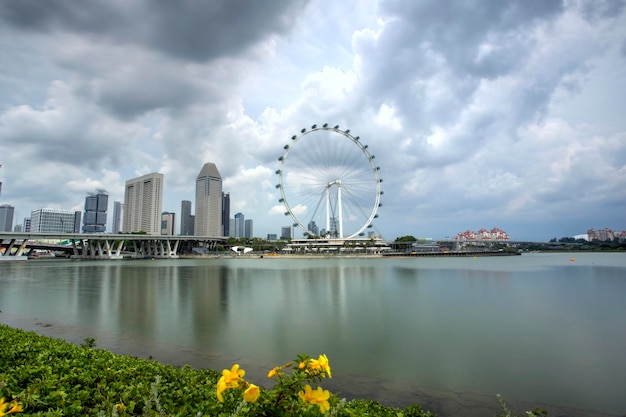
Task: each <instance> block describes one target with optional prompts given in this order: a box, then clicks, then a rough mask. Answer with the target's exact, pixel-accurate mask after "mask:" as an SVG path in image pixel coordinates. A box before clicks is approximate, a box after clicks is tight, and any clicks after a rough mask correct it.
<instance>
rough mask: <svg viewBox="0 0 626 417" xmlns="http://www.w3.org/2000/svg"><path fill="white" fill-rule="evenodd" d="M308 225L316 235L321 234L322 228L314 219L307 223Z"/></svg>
mask: <svg viewBox="0 0 626 417" xmlns="http://www.w3.org/2000/svg"><path fill="white" fill-rule="evenodd" d="M306 227H307V229H309V232H311V233H312V234H313V235H314V236H319V235H320V229H319V227H317V224H315V221H314V220H311V221H310V222H309V224H307V225H306Z"/></svg>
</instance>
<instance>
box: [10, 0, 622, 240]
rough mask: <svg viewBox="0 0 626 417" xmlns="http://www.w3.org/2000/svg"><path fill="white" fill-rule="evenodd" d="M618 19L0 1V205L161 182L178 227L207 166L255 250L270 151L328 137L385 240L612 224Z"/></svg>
mask: <svg viewBox="0 0 626 417" xmlns="http://www.w3.org/2000/svg"><path fill="white" fill-rule="evenodd" d="M625 18H626V11H625V9H624V1H618V0H564V1H559V0H484V1H478V0H450V1H435V0H346V1H342V2H338V1H334V0H310V1H306V0H277V1H270V2H260V1H252V0H247V1H243V0H230V1H227V0H206V1H200V0H181V1H165V0H154V1H148V0H107V1H105V0H93V1H74V0H72V1H69V0H45V1H40V0H37V1H35V0H0V50H1V51H2V53H0V158H1V159H2V160H0V164H2V165H3V167H2V172H0V174H1V175H2V179H1V180H2V181H3V184H4V190H3V196H2V198H3V201H2V202H5V201H6V202H9V203H12V204H14V205H16V206H20V207H21V208H20V210H22V211H23V212H24V213H28V210H30V209H33V208H37V207H44V206H46V205H47V204H50V203H54V204H56V205H57V206H58V207H64V208H69V207H68V206H74V207H79V206H80V205H81V203H82V200H83V199H84V192H85V191H88V190H92V189H93V188H96V187H98V188H105V189H108V190H109V191H110V192H111V199H116V200H120V199H122V198H123V184H124V180H125V179H128V178H132V177H134V176H137V175H142V174H145V173H148V172H153V171H159V172H163V173H164V175H165V183H166V184H165V190H166V191H165V195H164V207H163V208H164V210H168V211H175V210H177V209H178V207H179V206H180V200H183V199H191V200H193V192H194V190H193V187H194V184H195V176H196V175H197V173H198V171H199V169H200V168H201V167H202V165H203V164H204V163H205V162H214V163H216V165H217V166H218V167H219V170H220V173H221V174H222V176H223V177H224V179H225V182H224V184H225V190H226V191H229V192H231V199H232V200H231V201H232V208H233V210H237V211H241V212H244V213H245V215H246V218H253V219H254V220H255V232H256V233H259V236H264V235H265V233H276V231H277V230H279V229H278V228H279V227H280V226H281V225H283V223H285V217H284V208H283V207H281V206H280V204H279V203H278V194H277V193H278V191H277V189H276V181H277V179H276V174H275V171H276V169H277V168H278V166H279V164H278V157H279V156H280V155H281V154H282V149H283V146H284V145H285V144H287V143H289V141H290V138H291V137H292V135H293V134H296V133H298V132H299V131H300V129H301V128H303V127H310V126H311V125H312V124H313V123H317V124H318V125H319V124H323V123H330V124H332V125H335V124H338V125H340V126H341V127H342V128H349V129H351V131H352V132H353V133H355V134H356V135H359V136H360V137H361V140H362V142H363V143H365V144H368V146H369V150H370V151H371V152H372V153H373V154H375V155H376V163H377V165H379V166H380V167H381V174H382V177H383V178H384V183H383V189H384V191H385V194H384V198H383V206H382V207H381V211H380V217H379V219H378V221H377V223H378V224H377V225H376V226H377V227H378V226H380V228H381V229H382V232H383V233H385V234H386V236H385V237H386V238H393V237H394V235H395V236H401V235H406V234H414V235H416V236H417V235H419V236H428V235H430V236H433V237H440V236H445V235H448V234H450V233H451V234H452V235H453V234H454V233H456V232H458V231H461V230H465V229H467V228H476V229H478V228H481V227H486V228H490V227H494V226H497V227H501V228H503V229H505V230H507V231H508V232H510V234H512V235H517V236H516V237H517V238H522V236H521V235H523V234H526V235H527V236H529V235H533V234H534V235H535V236H543V234H545V233H546V232H545V230H544V229H545V228H550V230H551V231H550V232H548V233H549V234H550V236H547V237H548V238H551V237H553V235H554V233H556V234H558V235H559V236H560V235H562V234H563V235H564V234H567V233H570V232H575V233H580V232H584V230H585V229H584V228H585V227H605V226H609V227H612V226H613V225H616V223H617V221H616V220H615V219H618V220H620V221H622V222H623V214H622V213H623V210H620V208H623V207H624V201H626V200H625V194H624V191H623V190H624V189H625V188H624V184H625V182H624V181H626V177H625V171H624V166H625V163H626V161H625V159H624V158H625V155H626V154H625V152H626V150H625V147H624V143H626V141H625V140H624V121H623V117H621V113H620V110H619V109H620V107H619V105H620V104H621V101H620V100H623V90H624V88H626V84H624V81H623V80H624V79H626V77H625V76H624V74H625V73H624V69H623V68H626V66H624V58H625V57H626V52H625V51H626V47H625V46H624V45H626V31H625V30H624V28H625V27H626V25H625V24H624V19H625ZM322 163H323V162H322ZM23 166H29V169H28V170H22V169H21V167H23ZM49 172H54V173H55V175H54V176H51V175H49ZM59 184H61V185H62V187H61V188H63V193H59V192H57V190H55V187H56V186H58V185H59ZM17 188H19V190H17ZM11 199H13V200H11ZM574 207H575V208H576V212H575V213H574V214H572V215H571V216H572V217H571V218H572V220H571V221H570V225H569V226H567V225H566V223H567V222H565V221H564V220H563V219H564V217H563V215H562V213H563V212H565V211H568V210H572V208H574ZM596 218H599V219H606V221H607V222H608V221H609V220H615V222H614V223H605V224H597V223H594V222H593V219H596ZM257 221H258V223H257ZM535 221H538V222H541V221H543V223H542V224H541V225H539V226H532V225H531V223H532V222H535ZM559 222H560V223H559ZM557 223H559V226H558V227H569V229H567V230H562V231H556V230H555V229H556V226H555V227H553V226H551V224H557ZM257 224H258V228H257ZM509 227H510V229H509ZM515 227H517V233H516V230H514V228H515ZM533 227H534V229H533ZM617 227H623V226H617ZM553 230H554V231H553ZM520 234H521V235H520Z"/></svg>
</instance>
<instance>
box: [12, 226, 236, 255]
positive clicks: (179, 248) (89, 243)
mask: <svg viewBox="0 0 626 417" xmlns="http://www.w3.org/2000/svg"><path fill="white" fill-rule="evenodd" d="M226 239H227V238H226V237H222V236H160V235H140V234H107V233H92V234H89V233H29V232H26V233H10V232H0V261H2V260H23V259H27V258H28V256H29V255H32V254H33V253H34V251H36V250H47V251H53V252H56V253H60V252H63V253H64V254H65V255H66V256H68V257H70V258H73V259H122V258H178V254H179V253H191V252H192V250H193V249H194V248H205V249H207V250H215V249H216V247H217V245H218V244H222V243H225V242H226Z"/></svg>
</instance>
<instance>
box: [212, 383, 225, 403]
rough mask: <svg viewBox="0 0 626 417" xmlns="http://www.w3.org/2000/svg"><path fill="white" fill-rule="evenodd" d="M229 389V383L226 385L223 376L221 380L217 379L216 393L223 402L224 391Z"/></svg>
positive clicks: (218, 399)
mask: <svg viewBox="0 0 626 417" xmlns="http://www.w3.org/2000/svg"><path fill="white" fill-rule="evenodd" d="M227 389H228V385H226V381H224V377H221V378H220V380H219V381H217V389H216V390H215V394H216V395H217V401H219V402H221V403H223V402H224V396H223V395H222V393H223V392H224V391H226V390H227Z"/></svg>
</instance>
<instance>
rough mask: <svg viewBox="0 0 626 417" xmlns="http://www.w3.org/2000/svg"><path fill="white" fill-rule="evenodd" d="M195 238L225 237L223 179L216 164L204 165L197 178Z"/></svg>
mask: <svg viewBox="0 0 626 417" xmlns="http://www.w3.org/2000/svg"><path fill="white" fill-rule="evenodd" d="M194 235H195V236H224V227H223V226H222V177H221V176H220V173H219V171H218V170H217V167H216V166H215V164H214V163H211V162H207V163H206V164H204V166H203V167H202V169H201V170H200V173H199V174H198V177H197V178H196V218H195V228H194Z"/></svg>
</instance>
